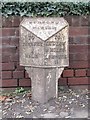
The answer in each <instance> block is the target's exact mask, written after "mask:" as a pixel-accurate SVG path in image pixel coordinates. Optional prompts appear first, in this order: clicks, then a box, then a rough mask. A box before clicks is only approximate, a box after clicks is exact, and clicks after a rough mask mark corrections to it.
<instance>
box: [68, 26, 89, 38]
mask: <svg viewBox="0 0 90 120" xmlns="http://www.w3.org/2000/svg"><path fill="white" fill-rule="evenodd" d="M88 30H89V28H88V27H70V29H69V35H70V36H75V37H76V36H82V35H88Z"/></svg>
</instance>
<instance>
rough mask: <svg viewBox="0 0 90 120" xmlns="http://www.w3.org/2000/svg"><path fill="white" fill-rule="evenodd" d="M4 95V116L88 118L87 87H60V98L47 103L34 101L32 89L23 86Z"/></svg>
mask: <svg viewBox="0 0 90 120" xmlns="http://www.w3.org/2000/svg"><path fill="white" fill-rule="evenodd" d="M20 90H21V91H20ZM2 96H3V98H2V99H1V101H2V117H3V118H88V99H89V98H88V89H87V88H85V89H79V88H78V89H72V88H68V87H60V89H59V92H58V99H51V100H49V101H48V103H45V104H40V103H38V102H35V101H33V100H32V99H31V91H30V90H25V91H24V90H23V89H22V88H21V89H19V90H18V89H17V90H16V91H14V92H12V93H10V94H9V95H7V94H5V93H4V94H3V95H2ZM0 112H1V111H0Z"/></svg>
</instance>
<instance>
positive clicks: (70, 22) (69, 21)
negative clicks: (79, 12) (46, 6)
mask: <svg viewBox="0 0 90 120" xmlns="http://www.w3.org/2000/svg"><path fill="white" fill-rule="evenodd" d="M64 18H65V19H66V21H67V22H68V23H69V26H72V18H73V17H72V16H71V15H70V16H65V17H64Z"/></svg>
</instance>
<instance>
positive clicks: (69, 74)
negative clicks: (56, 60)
mask: <svg viewBox="0 0 90 120" xmlns="http://www.w3.org/2000/svg"><path fill="white" fill-rule="evenodd" d="M73 75H74V72H73V70H64V71H63V77H73Z"/></svg>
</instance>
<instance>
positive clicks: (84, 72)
mask: <svg viewBox="0 0 90 120" xmlns="http://www.w3.org/2000/svg"><path fill="white" fill-rule="evenodd" d="M75 76H86V70H85V69H80V70H75Z"/></svg>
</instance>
